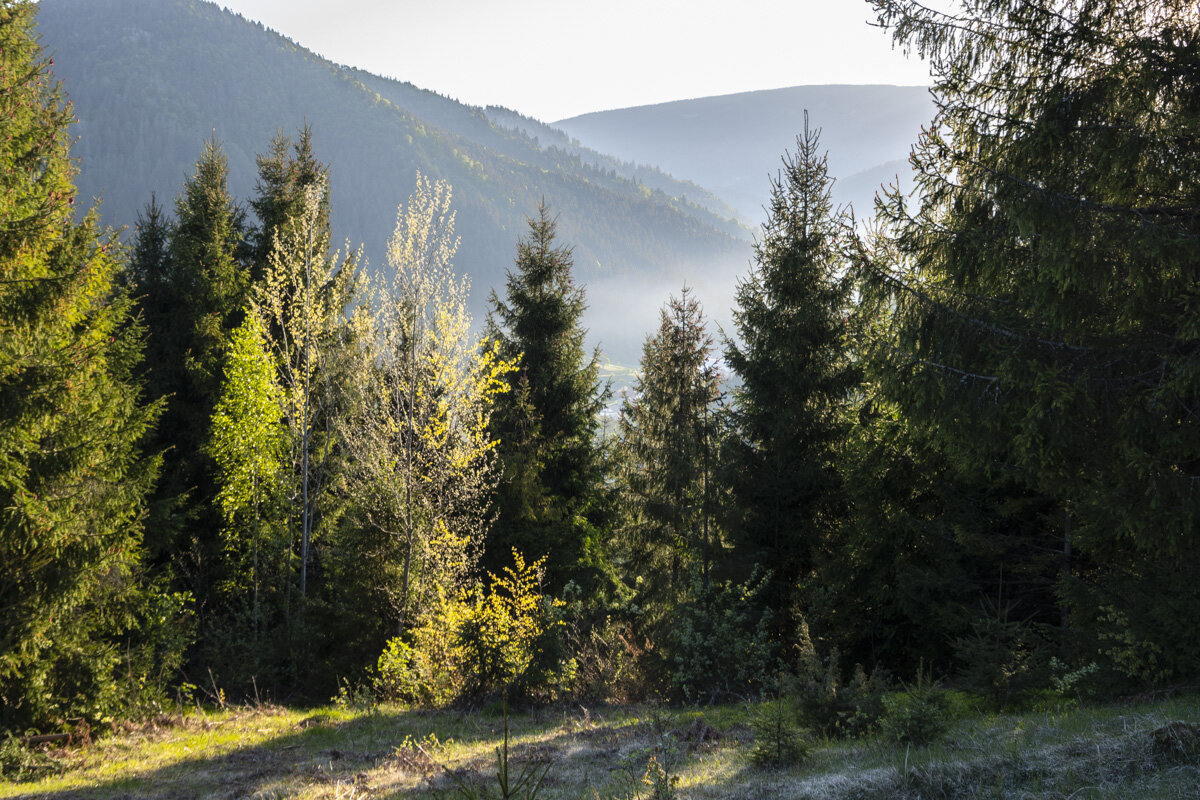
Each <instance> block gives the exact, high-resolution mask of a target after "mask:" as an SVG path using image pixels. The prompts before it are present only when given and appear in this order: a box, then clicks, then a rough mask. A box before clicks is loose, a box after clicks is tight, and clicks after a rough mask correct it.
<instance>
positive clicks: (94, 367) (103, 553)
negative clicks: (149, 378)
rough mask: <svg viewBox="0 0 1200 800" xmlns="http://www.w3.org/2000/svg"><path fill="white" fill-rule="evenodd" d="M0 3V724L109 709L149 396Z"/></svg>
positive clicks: (61, 142)
mask: <svg viewBox="0 0 1200 800" xmlns="http://www.w3.org/2000/svg"><path fill="white" fill-rule="evenodd" d="M35 8H36V7H35V6H34V5H33V4H32V3H28V2H11V1H9V0H6V1H5V2H3V3H0V119H3V120H4V123H3V125H4V131H5V135H4V136H3V137H0V165H2V166H3V168H2V169H0V564H3V569H0V698H2V700H0V729H4V730H8V731H14V730H17V731H19V730H23V729H25V728H26V727H28V726H43V725H51V724H62V722H63V721H64V720H66V719H67V718H72V717H77V716H83V717H86V718H88V719H92V720H97V719H99V718H100V717H102V716H104V715H106V714H111V713H115V712H116V711H118V710H119V708H120V705H119V704H120V698H119V695H118V691H117V689H116V685H115V679H116V674H115V672H116V669H117V667H118V664H119V662H120V659H121V657H122V655H123V654H122V653H120V652H119V649H120V648H119V644H120V642H121V638H122V636H123V635H124V634H125V633H126V632H128V631H129V630H130V628H131V626H133V625H135V624H136V622H135V620H134V619H133V618H132V617H133V616H134V614H133V612H134V610H135V609H134V606H135V605H136V604H137V603H138V602H140V601H139V600H138V597H137V596H138V594H139V593H141V592H142V589H141V588H140V579H139V574H138V562H139V554H140V544H141V527H140V523H141V517H142V512H143V509H144V505H143V498H144V495H145V493H146V491H147V489H148V487H149V484H150V482H151V480H152V479H153V475H154V470H155V466H156V460H155V459H153V458H145V457H143V456H142V455H141V454H140V451H139V449H138V446H137V445H138V442H139V440H140V439H141V437H142V436H143V435H144V433H145V432H146V430H147V428H149V426H150V425H151V424H152V423H153V420H154V417H155V416H156V413H157V407H156V406H155V405H153V404H151V405H146V404H144V403H143V402H142V399H141V397H140V391H139V386H138V384H137V382H136V381H135V380H134V378H133V371H134V369H135V366H136V364H137V362H138V359H139V358H140V349H141V341H140V336H141V332H140V330H139V328H138V327H137V326H136V325H135V324H131V322H130V301H129V299H128V297H127V296H126V295H124V294H123V293H121V292H120V291H117V290H116V289H115V288H114V280H115V277H116V274H117V271H118V269H119V267H120V265H121V260H122V256H123V254H122V252H121V250H120V247H119V245H118V243H117V241H116V239H115V237H114V236H113V235H112V234H111V233H110V232H107V231H101V230H100V229H99V227H98V214H97V212H96V210H95V209H94V208H93V209H92V210H91V211H89V212H87V213H86V214H85V215H84V216H83V219H82V220H81V221H79V222H76V220H75V214H74V208H73V206H74V203H75V187H74V185H73V182H72V179H73V175H74V172H75V169H74V167H73V165H72V163H71V160H70V157H69V152H68V148H69V144H70V141H71V136H70V134H69V133H68V125H69V123H70V122H71V119H72V118H71V112H70V109H69V108H68V107H65V106H64V104H63V102H62V95H61V92H60V90H59V88H58V86H57V84H56V83H55V82H54V81H53V79H52V78H51V76H50V74H49V69H48V67H49V62H48V61H46V60H45V59H43V57H42V56H41V54H40V52H39V48H38V45H37V43H36V41H35V39H34V35H33V18H34V13H35Z"/></svg>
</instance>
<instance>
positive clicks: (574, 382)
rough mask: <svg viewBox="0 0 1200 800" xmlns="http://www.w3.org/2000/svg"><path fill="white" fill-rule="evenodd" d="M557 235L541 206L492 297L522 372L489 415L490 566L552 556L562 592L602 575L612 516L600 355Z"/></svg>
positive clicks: (495, 320) (507, 357) (506, 355)
mask: <svg viewBox="0 0 1200 800" xmlns="http://www.w3.org/2000/svg"><path fill="white" fill-rule="evenodd" d="M554 237H555V222H554V220H553V219H552V218H551V216H550V212H549V209H548V208H547V207H546V205H545V203H543V204H541V205H540V206H539V207H538V214H537V217H536V218H532V219H530V220H529V233H528V234H527V236H526V238H525V239H523V240H521V241H520V242H519V243H518V244H517V258H516V265H515V269H513V270H510V271H509V272H508V280H507V283H506V288H505V298H504V300H501V299H500V298H499V297H498V296H497V295H496V293H495V292H493V293H492V297H491V305H492V310H491V312H490V313H489V315H488V338H489V339H491V340H492V341H495V342H498V343H499V355H500V358H501V360H502V361H507V362H519V368H518V371H517V372H516V373H514V374H513V375H512V376H510V386H511V391H509V392H505V393H504V394H501V395H499V396H498V397H497V404H496V409H495V413H494V414H493V416H492V431H493V435H494V437H495V438H496V439H498V440H499V442H500V459H501V461H502V462H503V465H504V477H503V479H502V480H501V483H500V489H499V491H498V501H497V510H498V519H497V521H496V524H495V526H494V527H493V529H492V533H491V535H490V536H489V538H488V542H487V550H486V551H485V565H486V566H488V567H489V568H490V569H492V570H493V571H494V572H496V573H497V574H499V573H500V571H501V569H502V568H503V567H504V566H506V565H508V564H509V563H511V557H512V550H513V549H516V550H518V551H520V552H521V553H522V554H523V555H525V556H527V557H528V558H529V559H531V560H532V559H537V558H541V557H543V556H548V559H547V561H546V575H547V578H548V580H549V581H550V583H551V585H552V586H553V587H554V588H556V589H557V588H561V587H562V586H563V585H564V583H565V582H566V581H567V580H571V579H575V580H577V581H580V582H583V583H586V584H589V585H590V584H592V583H593V582H594V579H595V578H596V577H597V570H599V569H603V568H604V566H605V565H604V559H603V557H602V549H601V545H600V534H599V529H598V527H597V526H598V525H601V524H604V523H605V522H606V521H607V518H608V515H610V513H611V509H610V503H609V501H608V498H607V496H606V494H605V491H604V488H603V486H602V469H603V457H602V453H601V449H600V444H599V442H598V441H597V439H596V433H597V430H598V429H599V425H600V420H599V413H600V410H601V409H602V408H603V407H604V401H605V399H606V397H607V395H608V390H607V388H604V387H602V386H601V384H600V380H599V353H593V354H592V355H591V357H590V358H589V357H588V355H587V353H586V351H585V350H584V346H583V337H584V333H585V331H584V329H583V328H582V327H581V326H580V318H581V317H582V316H583V311H584V308H585V301H584V293H583V289H582V288H580V287H578V286H576V284H575V281H574V279H573V277H572V276H571V268H572V266H573V261H572V258H571V250H570V248H567V247H561V246H557V245H556V244H555V241H554Z"/></svg>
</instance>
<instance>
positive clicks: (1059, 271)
mask: <svg viewBox="0 0 1200 800" xmlns="http://www.w3.org/2000/svg"><path fill="white" fill-rule="evenodd" d="M873 5H874V6H875V7H876V9H877V12H878V15H879V19H880V22H881V23H882V24H883V25H885V26H888V27H890V28H892V30H893V32H894V35H895V37H896V40H897V41H898V42H900V43H903V44H905V45H906V46H909V47H916V48H917V49H919V50H920V51H921V52H922V53H923V54H925V55H926V56H927V57H929V58H930V60H931V64H932V66H933V69H934V73H935V76H936V79H937V85H936V87H935V95H936V97H937V100H938V109H939V110H938V113H937V116H936V118H935V120H934V123H933V125H932V127H931V128H930V130H929V132H928V133H926V134H925V135H924V136H923V138H922V140H921V143H920V145H919V146H918V148H917V149H916V151H915V152H914V164H915V166H916V168H917V171H918V186H919V189H920V200H919V204H918V208H917V209H916V210H915V211H914V212H911V213H910V212H909V211H908V209H907V208H906V206H905V203H904V202H903V199H902V198H900V197H899V196H896V195H893V196H892V197H890V198H889V200H888V201H887V202H886V203H885V204H883V205H882V206H881V207H880V217H881V219H882V220H883V222H884V235H883V237H882V238H881V239H879V240H878V241H877V242H876V246H875V247H874V248H873V250H872V251H871V252H868V253H866V254H864V258H862V259H861V260H860V261H861V265H862V267H863V275H864V282H863V287H864V288H863V292H864V298H865V300H866V305H865V308H868V309H874V310H875V312H876V313H879V314H880V315H881V316H882V317H883V318H884V319H886V320H888V324H887V325H885V326H883V327H882V328H881V331H882V333H881V335H880V336H879V337H877V338H876V340H875V342H874V347H873V348H872V350H871V353H870V355H871V358H872V361H873V366H872V372H873V374H874V375H875V376H876V379H877V380H878V382H879V385H880V390H881V391H882V392H883V393H884V394H885V396H887V397H890V398H893V399H894V400H895V401H896V402H897V403H898V405H899V407H900V408H901V410H902V413H904V414H905V416H906V417H907V418H908V419H909V420H910V421H911V422H912V423H914V424H915V425H917V426H919V427H920V428H921V429H922V430H923V431H924V432H925V433H926V434H927V435H930V436H933V437H935V438H936V440H937V442H938V444H939V446H940V447H942V448H944V449H945V452H946V453H947V455H948V457H950V458H951V459H953V460H954V461H955V462H957V463H960V464H964V465H969V467H970V468H974V469H981V470H987V471H989V472H990V473H991V474H994V475H998V476H1001V477H1004V478H1006V479H1012V480H1017V481H1020V482H1022V483H1023V484H1024V485H1025V486H1027V487H1028V488H1029V490H1030V491H1033V492H1037V493H1040V494H1042V495H1045V496H1047V497H1050V498H1053V499H1054V500H1055V501H1056V502H1057V504H1058V506H1059V511H1058V513H1057V514H1055V515H1054V519H1055V520H1056V522H1054V523H1052V524H1053V526H1054V530H1056V532H1057V539H1058V542H1059V544H1058V546H1059V547H1060V548H1061V553H1062V563H1063V582H1062V585H1061V587H1060V593H1061V595H1062V596H1063V597H1067V598H1074V600H1075V602H1074V603H1073V604H1071V605H1070V606H1069V607H1068V609H1067V611H1068V614H1069V616H1070V617H1071V618H1072V619H1073V627H1075V628H1076V629H1077V630H1079V631H1084V632H1088V633H1090V635H1092V636H1094V637H1097V638H1096V639H1094V640H1093V644H1092V645H1090V646H1091V647H1092V649H1093V652H1094V649H1095V646H1096V645H1097V644H1098V645H1099V646H1100V649H1101V650H1102V651H1104V652H1106V653H1108V655H1109V656H1110V657H1111V658H1112V662H1113V664H1114V665H1115V666H1118V667H1120V668H1121V669H1123V670H1124V671H1126V672H1127V673H1128V674H1129V675H1130V676H1132V677H1138V678H1143V679H1162V678H1165V677H1166V675H1168V674H1170V673H1171V672H1175V673H1191V674H1195V673H1197V672H1200V644H1197V642H1196V639H1195V637H1194V636H1192V635H1191V629H1190V626H1188V625H1186V624H1183V623H1181V622H1179V620H1181V619H1190V618H1193V617H1194V616H1195V614H1196V613H1197V612H1198V611H1200V601H1197V599H1196V598H1197V595H1196V593H1195V590H1194V587H1195V585H1196V581H1197V579H1200V559H1197V557H1196V554H1197V553H1198V552H1200V548H1198V547H1197V546H1196V533H1197V530H1200V525H1198V519H1200V492H1197V490H1196V487H1197V486H1198V485H1200V437H1198V436H1197V430H1200V427H1198V426H1200V417H1198V416H1197V413H1196V409H1197V401H1198V400H1200V370H1198V369H1197V365H1198V361H1197V359H1198V353H1200V346H1198V341H1200V325H1198V324H1197V320H1198V319H1200V316H1198V309H1200V299H1198V297H1200V295H1198V293H1197V289H1196V279H1195V278H1196V265H1197V264H1198V263H1200V151H1198V150H1197V148H1196V147H1195V142H1196V139H1197V135H1198V132H1200V73H1198V72H1197V66H1196V65H1197V63H1198V62H1197V52H1198V51H1200V13H1198V12H1197V10H1196V6H1195V4H1194V3H1192V2H1184V0H1130V1H1129V2H1122V3H1114V2H1099V1H1098V0H1085V1H1081V2H1063V1H1061V0H1034V1H1033V2H1016V1H1015V0H997V1H996V2H989V3H962V4H961V7H960V8H959V9H958V10H957V11H956V12H954V13H942V12H938V11H935V10H932V9H929V8H927V7H925V6H923V5H921V4H919V3H915V2H908V0H873ZM1147 576H1153V578H1148V577H1147ZM1131 642H1132V643H1136V645H1131V644H1129V643H1131Z"/></svg>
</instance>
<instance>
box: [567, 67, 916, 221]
mask: <svg viewBox="0 0 1200 800" xmlns="http://www.w3.org/2000/svg"><path fill="white" fill-rule="evenodd" d="M806 109H807V110H808V112H809V120H810V125H811V126H812V127H814V128H820V129H821V145H822V147H823V148H824V149H826V150H828V152H829V171H830V174H831V175H832V176H833V177H834V178H837V179H838V183H837V184H835V186H834V196H835V200H836V201H838V202H840V203H852V204H853V206H854V208H855V211H856V212H857V213H858V215H859V216H860V217H862V216H865V215H869V214H870V213H871V204H872V198H873V197H874V195H875V191H876V189H878V187H879V185H880V184H881V183H891V182H892V181H893V180H894V178H895V176H896V175H897V174H899V175H900V177H901V179H902V180H903V181H904V185H906V186H907V185H908V165H907V163H906V159H907V157H908V152H909V149H910V147H911V146H912V144H913V143H914V142H915V141H916V139H917V135H918V134H919V133H920V130H921V126H922V125H923V124H926V123H928V122H929V120H931V119H932V118H933V103H932V100H931V99H930V97H929V93H928V90H927V89H925V88H924V87H920V86H795V87H792V88H788V89H770V90H765V91H759V92H745V93H742V94H730V95H721V96H718V97H703V98H699V99H696V100H680V101H676V102H672V103H660V104H657V105H649V106H637V107H634V108H623V109H618V110H615V111H599V112H595V113H592V114H584V115H582V116H578V117H572V118H570V119H564V120H560V121H558V122H555V123H553V126H554V127H555V128H558V129H561V130H562V131H564V132H565V133H566V134H567V135H568V136H570V137H573V138H575V139H577V140H579V142H580V143H582V145H584V146H587V147H590V148H592V149H594V150H601V151H603V152H606V153H611V154H612V155H614V156H616V157H618V158H621V159H625V160H628V161H633V162H636V163H646V164H654V165H655V166H657V167H659V168H660V169H662V170H664V171H665V172H668V173H670V174H671V175H673V176H675V177H677V178H681V179H686V180H690V181H694V182H696V183H697V184H699V185H701V186H703V187H704V188H706V189H709V190H711V191H712V192H713V193H714V194H716V195H717V196H719V197H720V198H721V199H723V200H725V201H726V202H728V203H729V204H731V205H732V206H733V207H734V208H736V209H737V210H738V211H739V212H740V214H741V215H742V216H743V217H745V218H748V219H750V220H753V221H754V222H755V223H756V224H757V223H759V222H761V221H762V219H763V216H764V215H763V211H762V207H763V205H764V204H765V203H766V201H767V198H768V196H769V193H770V184H769V182H768V176H769V175H774V174H775V173H776V171H777V170H778V169H779V164H780V161H779V159H780V157H781V156H782V155H783V152H784V151H785V150H794V149H795V143H796V135H797V133H799V132H800V131H801V130H803V128H804V111H805V110H806Z"/></svg>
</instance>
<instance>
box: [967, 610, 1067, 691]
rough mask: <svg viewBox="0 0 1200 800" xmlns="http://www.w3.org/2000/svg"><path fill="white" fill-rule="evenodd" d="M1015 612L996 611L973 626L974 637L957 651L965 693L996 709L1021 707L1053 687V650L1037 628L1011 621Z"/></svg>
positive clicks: (1022, 622) (968, 638)
mask: <svg viewBox="0 0 1200 800" xmlns="http://www.w3.org/2000/svg"><path fill="white" fill-rule="evenodd" d="M1010 612H1011V609H1010V608H1008V607H1003V608H1000V609H993V610H992V611H990V612H989V613H985V614H984V615H983V616H982V617H980V618H979V619H977V620H975V621H974V622H973V623H972V624H971V635H969V636H965V637H960V638H958V639H956V640H955V642H954V649H955V652H956V654H957V655H958V658H959V660H960V661H961V662H962V665H963V668H962V672H961V675H960V678H961V683H962V686H963V688H964V689H967V690H968V691H972V692H976V693H977V694H980V695H982V696H983V697H985V698H987V700H988V702H989V703H990V704H991V705H992V707H993V708H997V709H1001V708H1008V707H1011V706H1020V705H1023V704H1024V703H1026V702H1027V701H1028V700H1029V699H1030V698H1031V697H1032V696H1033V695H1034V694H1035V693H1037V692H1039V691H1041V690H1043V689H1046V688H1048V687H1049V685H1050V648H1049V646H1048V645H1047V643H1046V640H1045V638H1044V637H1043V636H1042V635H1041V633H1040V632H1039V631H1038V629H1037V627H1036V626H1035V625H1033V624H1032V623H1029V622H1024V621H1020V620H1014V619H1010V617H1009V615H1010Z"/></svg>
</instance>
